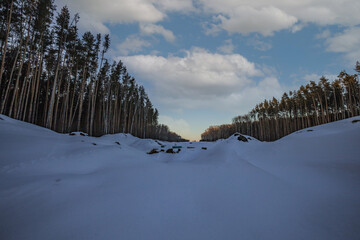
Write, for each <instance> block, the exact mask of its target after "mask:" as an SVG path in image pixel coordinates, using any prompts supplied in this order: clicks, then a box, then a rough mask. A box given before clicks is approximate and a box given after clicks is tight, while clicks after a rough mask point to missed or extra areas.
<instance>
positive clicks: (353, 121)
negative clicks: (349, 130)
mask: <svg viewBox="0 0 360 240" xmlns="http://www.w3.org/2000/svg"><path fill="white" fill-rule="evenodd" d="M357 122H360V119H355V120H352V123H357Z"/></svg>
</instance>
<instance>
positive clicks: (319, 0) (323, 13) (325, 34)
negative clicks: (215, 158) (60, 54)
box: [55, 0, 360, 140]
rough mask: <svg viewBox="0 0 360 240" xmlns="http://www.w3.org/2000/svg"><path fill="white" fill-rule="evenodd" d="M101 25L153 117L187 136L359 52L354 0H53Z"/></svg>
mask: <svg viewBox="0 0 360 240" xmlns="http://www.w3.org/2000/svg"><path fill="white" fill-rule="evenodd" d="M55 3H56V4H57V6H58V7H61V6H63V5H67V6H68V7H69V8H70V10H71V12H72V14H75V13H79V14H80V22H79V28H80V31H82V32H85V31H91V32H93V33H102V34H107V33H108V34H110V36H111V49H110V51H109V52H108V55H107V57H108V59H109V60H121V61H123V62H124V63H125V65H126V66H127V69H128V71H129V73H130V75H132V76H134V77H135V79H136V80H137V82H138V83H139V84H141V85H144V86H145V89H146V91H147V93H148V95H149V98H150V100H151V101H152V103H153V105H154V106H155V107H156V108H157V109H158V110H159V122H160V123H164V124H167V125H168V126H169V127H170V129H171V130H172V131H175V132H176V133H178V134H180V135H181V136H182V137H184V138H186V139H190V140H199V139H200V135H201V133H202V132H204V131H205V129H206V128H208V127H209V126H210V125H219V124H225V123H231V121H232V118H233V117H235V116H237V115H241V114H246V113H248V112H249V111H250V110H251V109H252V108H253V107H254V106H255V105H256V104H257V103H260V102H262V101H263V100H265V99H270V98H272V97H277V98H279V97H281V95H282V94H283V93H284V92H285V91H289V90H294V89H298V88H299V86H300V85H303V84H306V83H308V82H309V81H317V80H318V79H319V78H320V77H321V76H322V75H324V76H326V77H327V78H329V79H330V80H331V79H334V78H336V76H337V75H338V74H339V72H340V71H342V70H346V71H348V72H351V73H352V72H353V69H354V66H355V63H356V61H358V60H360V1H359V0H301V1H300V0H257V1H253V0H101V1H100V0H55Z"/></svg>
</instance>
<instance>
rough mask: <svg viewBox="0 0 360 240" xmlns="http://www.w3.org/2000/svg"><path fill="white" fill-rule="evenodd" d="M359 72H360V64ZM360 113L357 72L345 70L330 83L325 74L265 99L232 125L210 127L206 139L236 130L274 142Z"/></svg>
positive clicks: (230, 133) (212, 139)
mask: <svg viewBox="0 0 360 240" xmlns="http://www.w3.org/2000/svg"><path fill="white" fill-rule="evenodd" d="M355 71H356V72H357V73H360V64H359V62H357V63H356V66H355ZM359 114H360V85H359V79H358V75H357V74H353V75H349V74H348V73H346V72H345V71H342V72H341V73H340V74H339V76H338V78H337V79H336V80H335V81H333V82H329V80H328V79H326V78H325V77H321V78H320V81H319V82H318V83H316V82H314V81H310V83H309V84H307V85H306V86H300V88H299V89H298V90H295V91H290V92H289V93H284V94H283V96H282V98H281V99H280V100H278V99H276V98H273V99H272V100H265V101H264V102H262V103H260V104H258V105H256V106H255V108H253V109H252V110H251V111H250V112H249V113H248V114H246V115H240V116H237V117H235V118H233V122H232V124H224V125H220V126H211V127H209V128H208V129H207V130H206V131H205V132H204V133H203V134H202V135H201V139H202V140H203V141H215V140H217V139H221V138H227V137H229V136H230V135H232V134H233V133H235V132H240V133H243V134H246V135H250V136H253V137H255V138H257V139H259V140H261V141H274V140H277V139H279V138H281V137H283V136H286V135H288V134H290V133H292V132H295V131H297V130H300V129H303V128H308V127H312V126H316V125H319V124H324V123H329V122H333V121H337V120H341V119H345V118H349V117H353V116H356V115H359Z"/></svg>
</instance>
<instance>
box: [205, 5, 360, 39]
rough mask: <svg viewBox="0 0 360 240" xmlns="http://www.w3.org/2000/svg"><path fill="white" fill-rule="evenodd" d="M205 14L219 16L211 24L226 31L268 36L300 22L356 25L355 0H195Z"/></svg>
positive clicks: (359, 18) (358, 18)
mask: <svg viewBox="0 0 360 240" xmlns="http://www.w3.org/2000/svg"><path fill="white" fill-rule="evenodd" d="M198 1H199V2H200V3H201V4H202V7H203V10H204V11H205V12H206V13H210V14H214V15H217V16H219V19H220V23H216V24H215V25H216V26H218V27H221V28H222V29H224V30H226V31H228V32H229V33H242V34H247V33H251V32H258V33H261V34H263V35H271V34H273V33H274V32H275V31H279V30H283V29H289V30H291V31H292V32H296V31H299V30H300V29H301V28H302V27H303V26H304V25H306V24H308V23H314V24H317V25H320V26H326V25H342V26H356V25H358V24H360V14H359V11H360V1H358V0H305V1H298V0H257V1H253V0H242V1H236V0H222V1H218V0H198Z"/></svg>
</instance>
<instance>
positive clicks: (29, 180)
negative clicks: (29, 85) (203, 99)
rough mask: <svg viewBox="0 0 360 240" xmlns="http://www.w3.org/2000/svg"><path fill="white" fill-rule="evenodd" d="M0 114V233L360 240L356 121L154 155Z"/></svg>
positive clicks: (128, 143)
mask: <svg viewBox="0 0 360 240" xmlns="http://www.w3.org/2000/svg"><path fill="white" fill-rule="evenodd" d="M0 118H1V119H2V120H1V119H0V239H4V240H10V239H21V240H26V239H126V240H130V239H134V240H135V239H136V240H141V239H156V240H159V239H160V240H161V239H164V240H165V239H166V240H169V239H197V240H199V239H206V240H208V239H231V240H233V239H245V240H246V239H274V240H275V239H276V240H277V239H326V240H329V239H330V240H331V239H350V240H352V239H354V240H355V239H359V238H360V122H357V123H352V121H353V120H354V119H360V117H355V118H351V119H346V120H343V121H339V122H334V123H330V124H326V125H322V126H317V127H313V128H311V130H312V131H308V130H309V129H304V130H301V131H299V132H296V133H293V134H291V135H289V136H287V137H284V138H282V139H280V140H278V141H276V142H272V143H266V142H260V141H257V140H256V139H252V140H249V142H240V141H238V140H237V137H236V136H231V137H230V138H228V139H226V140H220V141H217V142H214V143H203V142H202V143H198V142H196V143H195V142H194V143H177V145H181V146H182V150H181V151H180V153H178V154H167V153H164V152H160V153H159V154H152V155H148V154H146V152H148V151H150V150H151V149H153V148H157V149H159V150H160V149H161V146H160V144H164V145H166V147H165V148H164V149H165V150H166V149H168V148H170V147H172V146H174V145H175V143H167V142H159V143H158V142H156V141H154V140H151V139H145V140H142V139H138V138H135V137H133V136H131V135H125V134H115V135H106V136H103V137H100V138H94V137H88V136H81V135H80V134H76V135H74V136H70V135H68V134H58V133H55V132H53V131H50V130H48V129H45V128H41V127H38V126H34V125H31V124H28V123H24V122H20V121H17V120H14V119H10V118H8V117H6V116H3V115H0ZM203 147H205V148H207V149H206V150H204V149H202V148H203Z"/></svg>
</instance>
